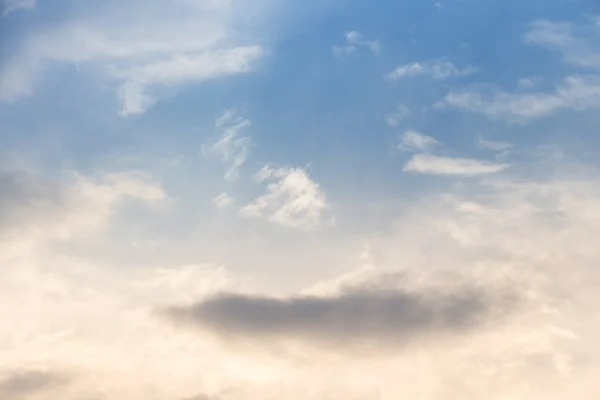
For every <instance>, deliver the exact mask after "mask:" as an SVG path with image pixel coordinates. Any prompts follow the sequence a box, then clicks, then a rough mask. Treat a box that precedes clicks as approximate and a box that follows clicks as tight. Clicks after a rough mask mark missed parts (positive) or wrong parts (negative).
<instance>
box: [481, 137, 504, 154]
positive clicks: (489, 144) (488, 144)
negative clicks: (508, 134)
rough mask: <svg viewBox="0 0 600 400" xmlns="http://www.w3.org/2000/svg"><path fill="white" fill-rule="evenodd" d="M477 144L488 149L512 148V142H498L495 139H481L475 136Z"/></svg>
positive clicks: (502, 149)
mask: <svg viewBox="0 0 600 400" xmlns="http://www.w3.org/2000/svg"><path fill="white" fill-rule="evenodd" d="M477 145H478V146H479V147H480V148H482V149H490V150H494V151H506V150H510V149H512V147H513V145H512V143H508V142H498V141H495V140H487V139H483V138H482V137H481V136H478V137H477Z"/></svg>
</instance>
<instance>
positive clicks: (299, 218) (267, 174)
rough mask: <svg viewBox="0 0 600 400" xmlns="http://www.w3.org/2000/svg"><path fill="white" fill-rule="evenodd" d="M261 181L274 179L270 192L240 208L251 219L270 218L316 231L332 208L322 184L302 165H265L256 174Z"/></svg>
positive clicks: (268, 187)
mask: <svg viewBox="0 0 600 400" xmlns="http://www.w3.org/2000/svg"><path fill="white" fill-rule="evenodd" d="M256 179H257V180H258V181H260V182H263V181H267V182H270V183H269V184H268V185H267V193H266V194H264V195H262V196H259V197H257V198H256V199H254V200H252V201H251V202H250V203H248V204H247V205H246V206H244V207H243V208H242V209H241V210H240V214H241V215H242V216H244V217H247V218H266V219H267V220H269V221H271V222H273V223H275V224H278V225H282V226H286V227H290V228H298V229H303V230H314V229H317V228H319V227H321V226H322V224H323V216H324V212H325V211H326V210H327V209H328V208H329V203H328V201H327V197H326V196H325V193H324V192H323V191H322V189H321V188H320V187H319V184H318V183H316V182H314V181H313V180H312V179H311V178H310V176H309V175H308V173H307V172H306V171H305V170H304V169H302V168H279V169H273V168H271V167H269V166H265V167H263V168H262V169H261V170H260V171H259V172H258V173H257V175H256Z"/></svg>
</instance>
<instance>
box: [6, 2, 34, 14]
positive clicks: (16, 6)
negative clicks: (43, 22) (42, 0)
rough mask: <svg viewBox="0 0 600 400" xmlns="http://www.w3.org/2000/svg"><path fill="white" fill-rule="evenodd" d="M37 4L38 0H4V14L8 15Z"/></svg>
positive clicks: (29, 8)
mask: <svg viewBox="0 0 600 400" xmlns="http://www.w3.org/2000/svg"><path fill="white" fill-rule="evenodd" d="M36 4H37V0H3V2H2V7H0V8H1V9H2V16H6V15H8V14H10V13H11V12H14V11H17V10H31V9H32V8H34V7H35V6H36Z"/></svg>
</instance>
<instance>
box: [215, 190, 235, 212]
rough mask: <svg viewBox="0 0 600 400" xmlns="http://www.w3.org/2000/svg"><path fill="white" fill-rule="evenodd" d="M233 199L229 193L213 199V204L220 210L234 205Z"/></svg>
mask: <svg viewBox="0 0 600 400" xmlns="http://www.w3.org/2000/svg"><path fill="white" fill-rule="evenodd" d="M233 201H234V200H233V198H232V197H231V196H229V194H227V193H221V194H219V195H218V196H217V197H215V198H214V199H213V204H214V205H215V206H216V207H217V208H218V209H220V210H222V209H224V208H227V207H229V206H230V205H231V204H233Z"/></svg>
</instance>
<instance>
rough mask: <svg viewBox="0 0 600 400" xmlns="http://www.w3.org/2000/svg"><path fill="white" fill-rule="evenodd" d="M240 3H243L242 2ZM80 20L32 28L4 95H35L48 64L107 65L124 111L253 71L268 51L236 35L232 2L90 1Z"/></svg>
mask: <svg viewBox="0 0 600 400" xmlns="http://www.w3.org/2000/svg"><path fill="white" fill-rule="evenodd" d="M236 4H237V3H236ZM76 11H77V13H76V18H74V19H73V20H71V19H69V20H63V21H62V22H59V23H58V24H53V25H50V26H43V27H40V28H39V30H37V31H32V32H28V34H26V35H24V36H23V39H22V41H21V43H20V51H16V52H14V55H13V57H12V58H10V59H7V60H4V62H3V64H4V65H3V68H2V70H1V71H0V100H4V101H14V100H18V99H19V98H21V97H24V96H27V95H29V94H31V93H32V92H33V90H34V87H35V81H36V79H37V77H38V75H39V74H40V73H41V72H42V71H43V69H44V67H45V66H46V65H47V64H48V63H50V62H58V63H67V64H77V65H78V66H80V67H82V68H84V67H88V68H89V69H91V70H94V71H102V72H103V75H101V76H104V80H105V81H104V82H102V83H111V82H116V83H117V85H118V95H119V99H120V102H121V109H120V113H121V114H122V115H134V114H140V113H143V112H144V111H145V110H146V109H147V108H148V107H150V106H152V105H153V104H154V103H155V102H156V101H157V99H158V98H160V96H161V95H163V94H164V92H165V91H166V90H167V89H170V90H172V89H171V88H178V87H181V86H183V85H184V84H192V83H198V82H202V81H205V80H209V79H215V78H218V77H224V76H229V75H235V74H240V73H245V72H248V71H249V70H250V69H251V66H252V64H253V62H254V61H255V60H257V59H258V58H259V57H260V55H261V54H262V49H261V48H260V47H259V46H256V45H254V44H248V43H246V42H245V40H242V39H241V38H237V37H234V36H235V35H234V34H233V30H232V29H231V26H230V24H231V20H232V19H233V18H234V15H233V14H235V13H236V12H238V11H239V9H238V8H236V7H234V5H233V4H232V3H231V2H222V1H214V0H200V1H187V0H177V1H175V2H173V3H172V4H170V5H169V6H165V5H164V4H163V3H161V2H157V1H150V2H147V1H137V0H136V1H134V2H129V3H128V4H127V6H123V4H121V3H120V2H116V1H108V2H102V11H100V12H98V8H97V7H96V5H89V4H87V3H86V6H85V7H80V8H79V7H78V8H77V10H76Z"/></svg>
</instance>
